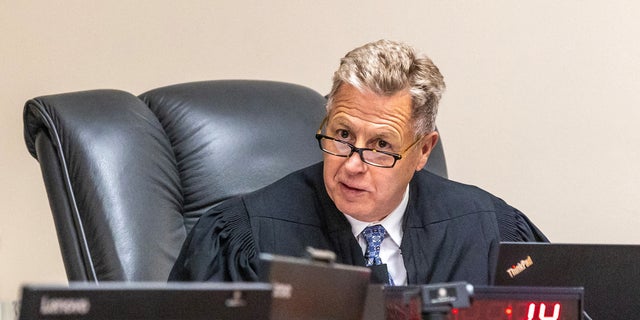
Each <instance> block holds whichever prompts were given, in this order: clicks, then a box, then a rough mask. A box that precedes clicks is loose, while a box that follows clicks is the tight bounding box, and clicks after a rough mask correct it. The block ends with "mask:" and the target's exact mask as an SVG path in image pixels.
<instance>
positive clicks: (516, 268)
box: [507, 256, 533, 278]
mask: <svg viewBox="0 0 640 320" xmlns="http://www.w3.org/2000/svg"><path fill="white" fill-rule="evenodd" d="M532 265H533V259H531V256H527V258H526V259H524V260H520V262H518V263H517V264H515V265H513V266H511V268H509V269H508V270H507V273H508V274H509V276H510V277H511V278H513V277H515V276H517V275H518V274H520V273H521V272H522V271H524V270H526V269H527V268H529V267H531V266H532Z"/></svg>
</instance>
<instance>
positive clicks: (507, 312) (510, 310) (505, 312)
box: [504, 306, 513, 316]
mask: <svg viewBox="0 0 640 320" xmlns="http://www.w3.org/2000/svg"><path fill="white" fill-rule="evenodd" d="M504 314H506V315H508V316H510V315H511V314H513V308H511V306H508V307H507V308H506V309H504Z"/></svg>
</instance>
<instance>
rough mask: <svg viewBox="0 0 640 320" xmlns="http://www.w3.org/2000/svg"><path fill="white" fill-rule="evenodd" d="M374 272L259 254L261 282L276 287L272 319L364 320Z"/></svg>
mask: <svg viewBox="0 0 640 320" xmlns="http://www.w3.org/2000/svg"><path fill="white" fill-rule="evenodd" d="M370 276H371V270H370V269H369V268H365V267H358V266H351V265H343V264H338V263H331V262H322V261H314V260H311V259H304V258H295V257H286V256H278V255H272V254H265V253H261V254H260V280H261V281H263V282H270V283H271V284H272V285H273V303H272V309H271V319H287V320H289V319H298V320H309V319H341V320H361V319H362V315H363V311H364V304H365V299H366V295H367V290H368V287H369V278H370Z"/></svg>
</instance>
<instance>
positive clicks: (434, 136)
mask: <svg viewBox="0 0 640 320" xmlns="http://www.w3.org/2000/svg"><path fill="white" fill-rule="evenodd" d="M438 137H439V135H438V132H437V131H433V132H431V133H429V134H428V135H426V136H424V137H422V139H421V140H422V141H420V160H419V161H418V165H417V166H416V171H420V170H422V168H424V166H426V165H427V161H428V160H429V155H430V154H431V151H433V148H434V147H435V146H436V143H438Z"/></svg>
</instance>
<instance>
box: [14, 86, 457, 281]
mask: <svg viewBox="0 0 640 320" xmlns="http://www.w3.org/2000/svg"><path fill="white" fill-rule="evenodd" d="M324 105H325V99H324V98H323V97H322V96H321V95H320V94H318V93H317V92H315V91H313V90H311V89H309V88H305V87H302V86H299V85H294V84H288V83H281V82H273V81H255V80H219V81H205V82H194V83H185V84H178V85H173V86H168V87H163V88H158V89H155V90H151V91H149V92H146V93H144V94H142V95H140V96H139V97H136V96H134V95H132V94H130V93H127V92H124V91H118V90H93V91H83V92H74V93H64V94H58V95H51V96H43V97H39V98H35V99H32V100H29V101H28V102H27V103H26V105H25V109H24V125H25V128H24V130H25V141H26V144H27V148H28V149H29V152H30V153H31V154H32V155H33V156H34V157H35V158H36V159H38V161H39V163H40V167H41V170H42V173H43V178H44V182H45V187H46V190H47V195H48V197H49V203H50V206H51V210H52V213H53V216H54V222H55V225H56V231H57V234H58V239H59V242H60V248H61V252H62V257H63V261H64V264H65V269H66V272H67V277H68V278H69V280H70V281H96V282H97V281H106V280H114V281H116V280H117V281H163V280H166V279H167V276H168V274H169V270H170V269H171V266H172V265H173V262H174V260H175V258H176V257H177V254H178V252H179V250H180V247H181V245H182V242H183V241H184V238H185V236H186V233H187V232H188V231H189V230H190V228H191V227H192V226H193V224H194V223H195V222H196V221H197V219H198V218H199V217H200V215H201V214H202V213H204V212H205V211H207V210H208V209H210V208H211V207H213V206H215V205H216V204H218V203H219V202H220V201H222V200H224V199H227V198H229V197H232V196H235V195H238V194H242V193H246V192H250V191H253V190H256V189H258V188H260V187H263V186H265V185H267V184H269V183H271V182H274V181H275V180H277V179H279V178H281V177H283V176H284V175H286V174H287V173H290V172H292V171H294V170H297V169H300V168H303V167H305V166H308V165H310V164H312V163H315V162H317V161H320V160H321V159H322V153H321V151H320V150H319V149H318V146H317V142H316V141H315V139H314V133H315V130H316V129H317V126H318V125H319V123H320V121H321V120H322V118H323V116H324V114H325V109H324ZM428 168H430V169H429V170H431V171H434V172H436V173H438V174H441V175H444V176H446V166H445V161H444V154H443V152H442V147H441V144H439V145H438V149H437V150H434V153H433V154H432V158H431V159H430V161H429V164H428Z"/></svg>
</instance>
